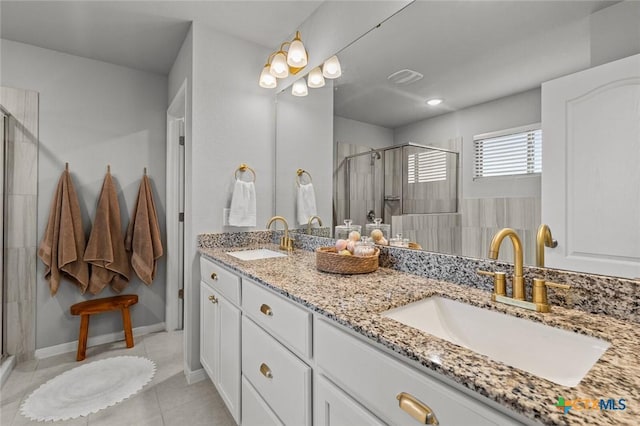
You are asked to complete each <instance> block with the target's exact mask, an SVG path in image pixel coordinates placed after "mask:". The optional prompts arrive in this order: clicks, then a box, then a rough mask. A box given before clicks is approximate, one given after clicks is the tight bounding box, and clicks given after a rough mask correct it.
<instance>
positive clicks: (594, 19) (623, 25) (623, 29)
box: [590, 1, 640, 67]
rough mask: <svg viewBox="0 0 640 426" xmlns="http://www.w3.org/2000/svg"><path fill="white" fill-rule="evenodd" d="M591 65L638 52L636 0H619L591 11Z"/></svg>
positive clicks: (639, 20)
mask: <svg viewBox="0 0 640 426" xmlns="http://www.w3.org/2000/svg"><path fill="white" fill-rule="evenodd" d="M590 24H591V66H592V67H595V66H597V65H602V64H606V63H607V62H611V61H615V60H616V59H622V58H626V57H627V56H631V55H635V54H637V53H640V2H638V1H622V2H620V3H617V4H614V5H613V6H609V7H607V8H605V9H602V10H599V11H598V12H596V13H594V14H593V15H591V22H590Z"/></svg>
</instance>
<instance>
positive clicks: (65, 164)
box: [64, 163, 69, 171]
mask: <svg viewBox="0 0 640 426" xmlns="http://www.w3.org/2000/svg"><path fill="white" fill-rule="evenodd" d="M64 169H65V170H66V171H69V163H64Z"/></svg>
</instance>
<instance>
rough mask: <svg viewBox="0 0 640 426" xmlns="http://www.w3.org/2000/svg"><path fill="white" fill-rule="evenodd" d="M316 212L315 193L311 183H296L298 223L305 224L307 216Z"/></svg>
mask: <svg viewBox="0 0 640 426" xmlns="http://www.w3.org/2000/svg"><path fill="white" fill-rule="evenodd" d="M317 214H318V212H317V209H316V193H315V191H314V190H313V184H312V183H305V184H300V185H298V223H299V224H300V225H306V224H307V222H308V221H309V218H310V217H312V216H316V215H317Z"/></svg>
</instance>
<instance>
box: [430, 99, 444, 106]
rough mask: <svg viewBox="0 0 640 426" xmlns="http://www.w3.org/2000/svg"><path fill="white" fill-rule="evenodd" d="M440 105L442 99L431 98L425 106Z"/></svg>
mask: <svg viewBox="0 0 640 426" xmlns="http://www.w3.org/2000/svg"><path fill="white" fill-rule="evenodd" d="M441 103H442V99H440V98H433V99H429V100H428V101H427V105H429V106H436V105H440V104H441Z"/></svg>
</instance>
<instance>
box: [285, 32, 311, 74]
mask: <svg viewBox="0 0 640 426" xmlns="http://www.w3.org/2000/svg"><path fill="white" fill-rule="evenodd" d="M287 64H289V65H290V66H292V67H294V68H304V67H305V66H306V65H307V51H306V50H305V48H304V44H302V41H301V40H300V34H299V33H298V34H296V38H295V39H294V40H293V41H292V42H291V44H290V45H289V52H288V53H287Z"/></svg>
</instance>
